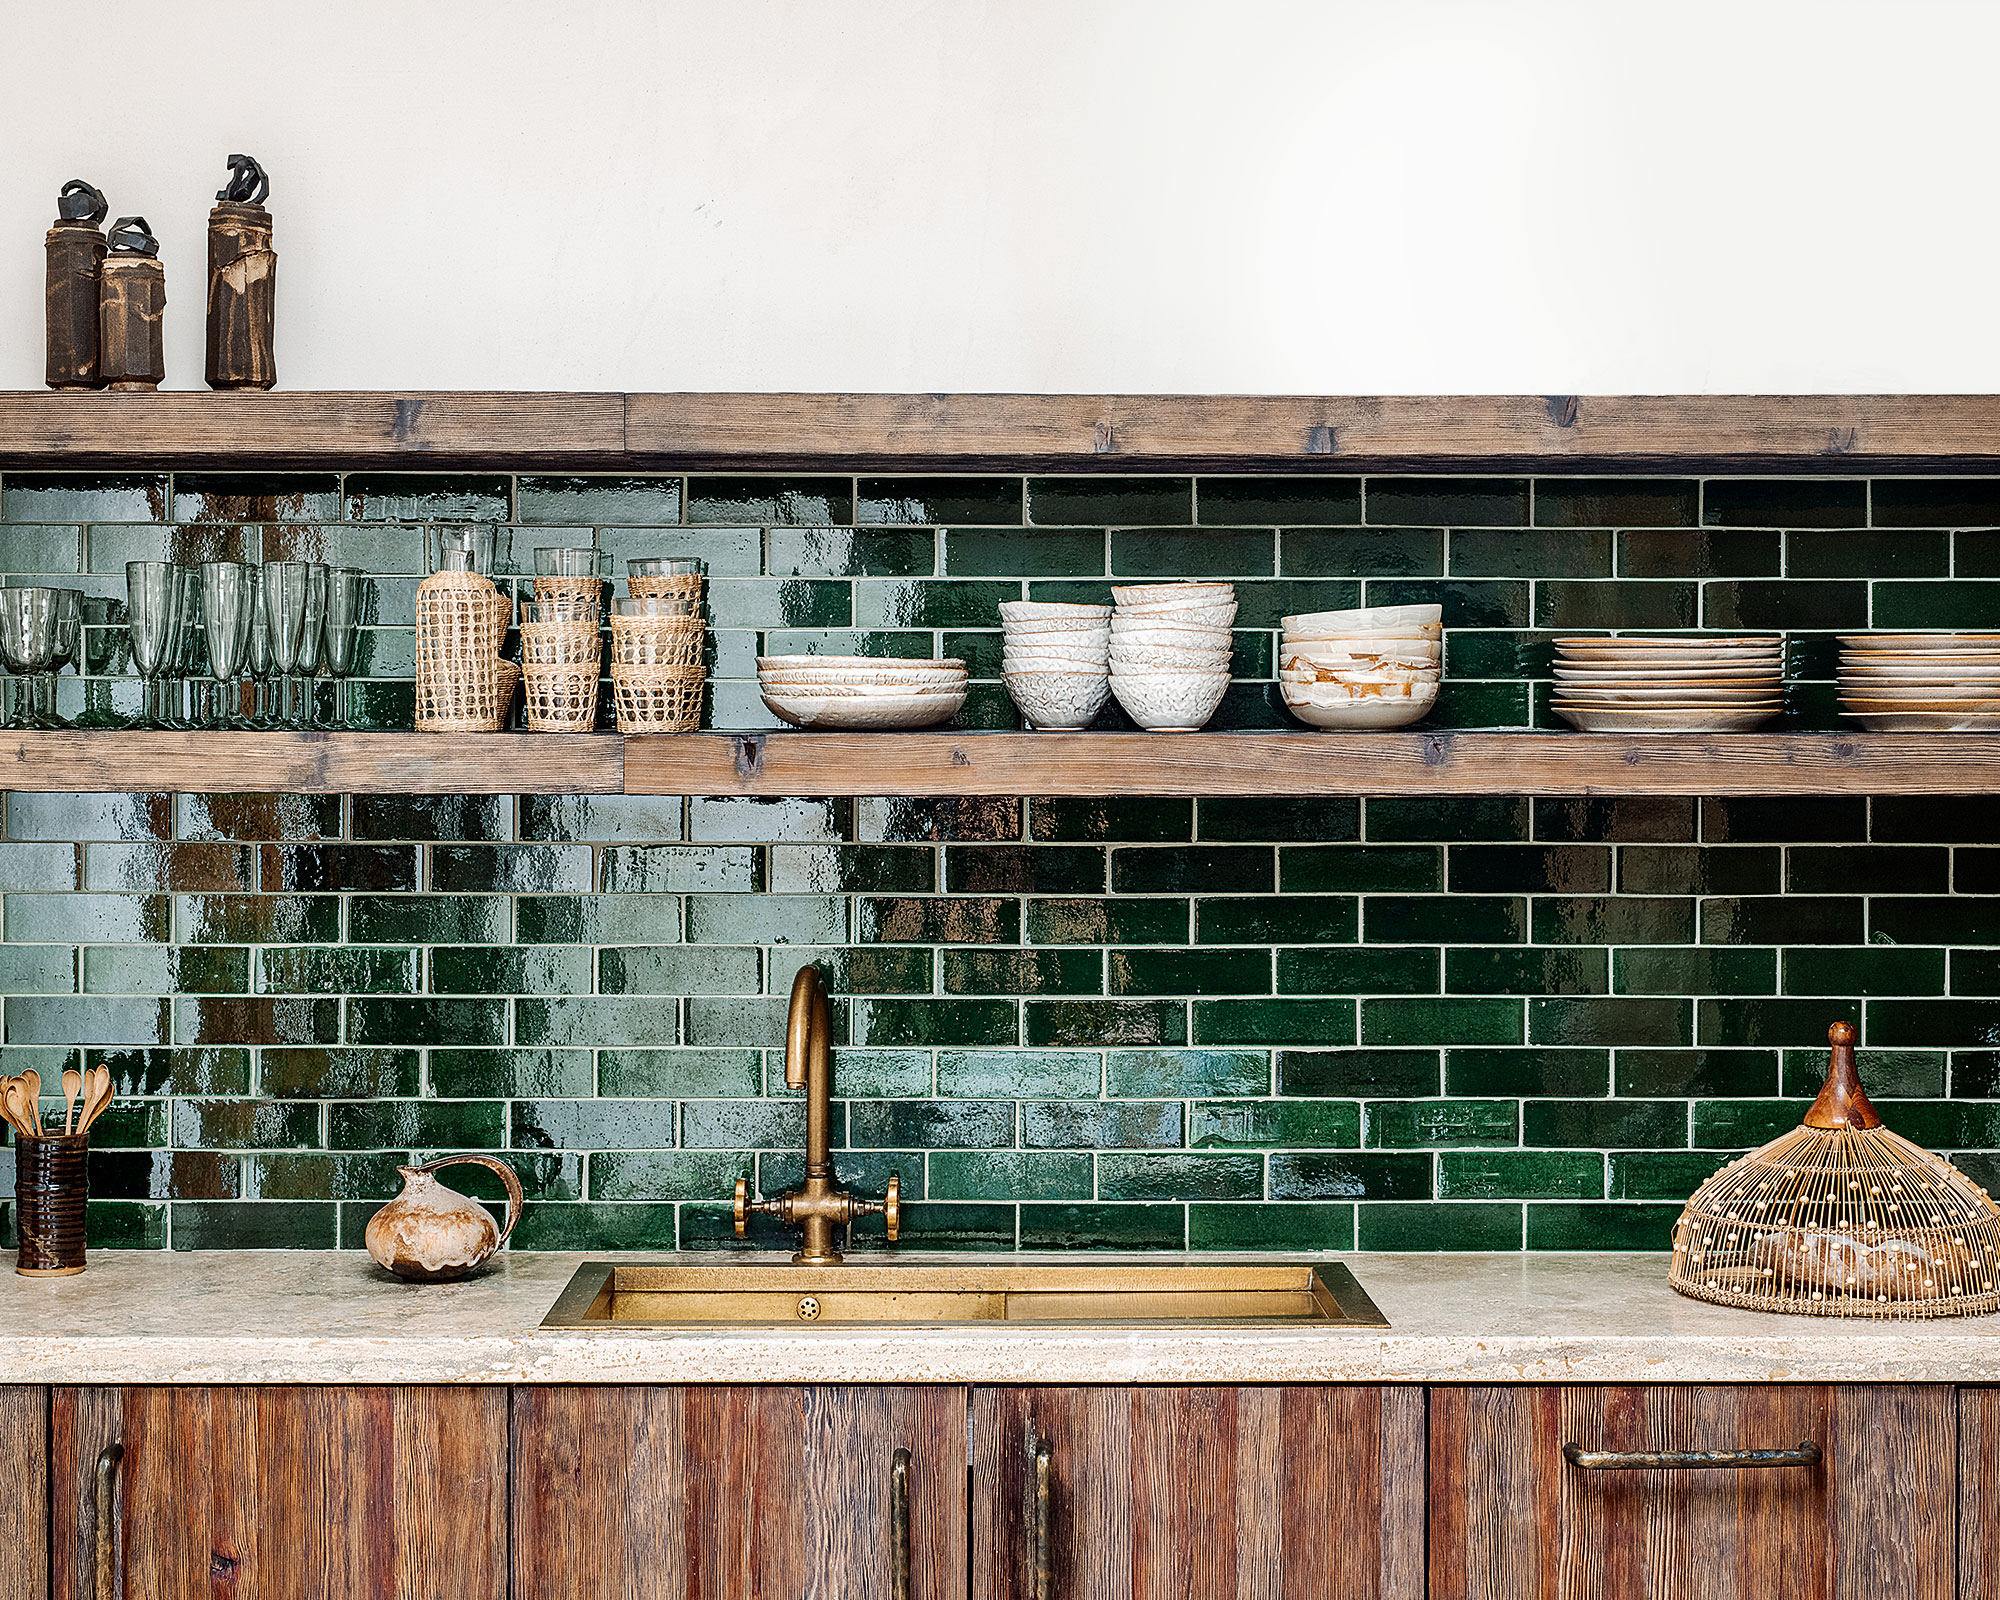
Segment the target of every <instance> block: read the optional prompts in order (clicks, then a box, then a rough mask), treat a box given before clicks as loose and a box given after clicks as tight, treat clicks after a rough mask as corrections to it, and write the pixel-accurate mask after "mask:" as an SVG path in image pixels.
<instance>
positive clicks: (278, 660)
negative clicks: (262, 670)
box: [264, 561, 312, 728]
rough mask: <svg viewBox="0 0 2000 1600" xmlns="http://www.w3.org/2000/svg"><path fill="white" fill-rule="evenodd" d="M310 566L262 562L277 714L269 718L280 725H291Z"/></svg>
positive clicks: (288, 562) (281, 562) (303, 631)
mask: <svg viewBox="0 0 2000 1600" xmlns="http://www.w3.org/2000/svg"><path fill="white" fill-rule="evenodd" d="M311 565H312V564H311V563H310V562H306V561H267V562H265V563H264V617H265V620H266V622H267V623H268V625H269V628H270V635H271V671H272V673H273V675H274V676H275V677H276V679H277V688H276V699H277V715H276V716H275V718H274V719H273V720H274V721H275V723H276V725H277V726H278V727H280V728H287V727H291V726H292V723H291V722H290V721H289V720H288V718H289V716H290V710H291V708H290V695H291V682H292V674H293V673H294V672H296V671H297V670H298V665H299V642H300V639H301V637H302V636H303V635H304V633H305V625H306V591H307V590H308V589H309V588H310V587H311V575H310V570H309V569H310V567H311Z"/></svg>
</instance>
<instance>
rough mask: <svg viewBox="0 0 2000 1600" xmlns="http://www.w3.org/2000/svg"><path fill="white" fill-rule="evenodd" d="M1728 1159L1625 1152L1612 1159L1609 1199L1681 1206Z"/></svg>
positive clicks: (1709, 1154)
mask: <svg viewBox="0 0 2000 1600" xmlns="http://www.w3.org/2000/svg"><path fill="white" fill-rule="evenodd" d="M1725 1159H1727V1158H1726V1157H1721V1156H1718V1155H1717V1154H1716V1153H1715V1152H1714V1151H1712V1150H1622V1151H1617V1152H1614V1153H1613V1154H1612V1156H1611V1157H1610V1167H1611V1182H1610V1198H1612V1199H1613V1200H1671V1201H1672V1202H1673V1203H1674V1204H1676V1205H1679V1204H1680V1203H1681V1201H1682V1200H1684V1199H1685V1198H1686V1197H1687V1196H1688V1195H1691V1194H1693V1193H1694V1191H1695V1190H1696V1189H1698V1188H1700V1187H1701V1186H1702V1184H1703V1183H1705V1182H1707V1181H1708V1179H1709V1178H1711V1177H1713V1176H1714V1175H1715V1170H1716V1168H1717V1167H1719V1166H1721V1165H1722V1163H1723V1161H1724V1160H1725Z"/></svg>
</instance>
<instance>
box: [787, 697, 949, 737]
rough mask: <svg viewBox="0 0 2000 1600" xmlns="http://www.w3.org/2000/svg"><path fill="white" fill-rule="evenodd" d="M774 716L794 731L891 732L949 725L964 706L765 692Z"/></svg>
mask: <svg viewBox="0 0 2000 1600" xmlns="http://www.w3.org/2000/svg"><path fill="white" fill-rule="evenodd" d="M764 704H765V705H767V706H769V707H770V708H771V714H772V715H773V716H775V717H778V718H779V719H780V720H782V721H785V722H789V723H791V724H792V726H793V727H795V728H826V729H839V730H843V731H848V732H857V733H860V732H890V731H893V730H898V729H905V728H932V727H936V726H937V724H938V723H940V722H949V721H950V720H951V718H952V717H953V716H954V715H956V714H957V712H958V708H959V707H960V706H962V705H964V704H965V695H964V692H963V691H961V692H959V693H958V694H900V695H891V694H867V695H847V696H827V695H793V694H780V693H777V692H775V691H772V690H768V689H767V690H766V691H765V692H764Z"/></svg>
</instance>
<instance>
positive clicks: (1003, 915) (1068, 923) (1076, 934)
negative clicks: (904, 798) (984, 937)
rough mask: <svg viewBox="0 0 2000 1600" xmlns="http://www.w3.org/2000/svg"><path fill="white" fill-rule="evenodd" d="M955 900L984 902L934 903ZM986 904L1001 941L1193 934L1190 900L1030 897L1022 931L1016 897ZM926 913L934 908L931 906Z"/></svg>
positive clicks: (1146, 939) (1123, 940) (1103, 940)
mask: <svg viewBox="0 0 2000 1600" xmlns="http://www.w3.org/2000/svg"><path fill="white" fill-rule="evenodd" d="M955 903H959V904H963V903H970V904H980V903H981V902H950V901H946V902H933V903H932V904H939V905H951V904H955ZM864 904H866V902H864ZM917 904H919V905H922V904H925V903H924V902H917ZM985 904H987V905H989V906H991V907H993V908H995V909H994V910H993V911H992V912H991V913H988V914H985V915H983V916H982V917H981V919H980V921H981V923H982V924H983V925H991V926H992V927H993V928H994V930H995V931H993V932H992V933H991V934H990V936H989V937H990V938H991V939H992V940H995V941H999V942H1005V941H1006V940H1008V939H1011V938H1014V937H1025V938H1026V939H1027V941H1028V942H1029V943H1031V944H1120V945H1139V944H1181V943H1184V942H1185V941H1186V939H1187V937H1188V927H1189V902H1188V901H1186V900H1124V899H1110V900H1102V899H1091V900H1030V901H1028V902H1026V915H1025V918H1024V920H1023V931H1022V933H1020V934H1018V935H1017V934H1015V933H1011V932H1008V931H1006V930H1007V928H1008V927H1009V926H1010V925H1011V924H1010V923H1009V922H1008V920H1007V919H1009V918H1011V917H1012V916H1013V915H1014V914H1015V902H1011V901H992V902H985ZM926 916H927V917H932V914H930V913H928V912H927V913H926ZM932 920H935V918H934V917H932ZM958 920H963V919H958Z"/></svg>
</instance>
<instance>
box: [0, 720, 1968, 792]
mask: <svg viewBox="0 0 2000 1600" xmlns="http://www.w3.org/2000/svg"><path fill="white" fill-rule="evenodd" d="M10 737H22V736H20V735H12V736H10ZM625 787H626V792H627V793H628V794H703V795H708V794H718V795H720V794H729V795H1019V794H1031V795H1107V796H1113V795H1134V794H1144V795H1256V794H1274V793H1275V794H1330V795H1405V794H1410V795H1415V794H1423V795H1432V794H1539V795H1578V796H1583V795H1602V794H1685V795H1730V794H1772V795H1779V794H1991V793H2000V735H1995V734H1819V733H1787V734H1754V733H1750V734H1728V735H1708V736H1701V735H1684V734H1583V733H1362V734H1332V733H1305V732H1300V733H1192V734H1173V735H1167V734H1145V733H958V734H953V733H887V734H882V733H877V734H861V733H774V734H650V735H644V736H640V737H635V738H632V739H630V740H628V741H627V742H626V751H625Z"/></svg>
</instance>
